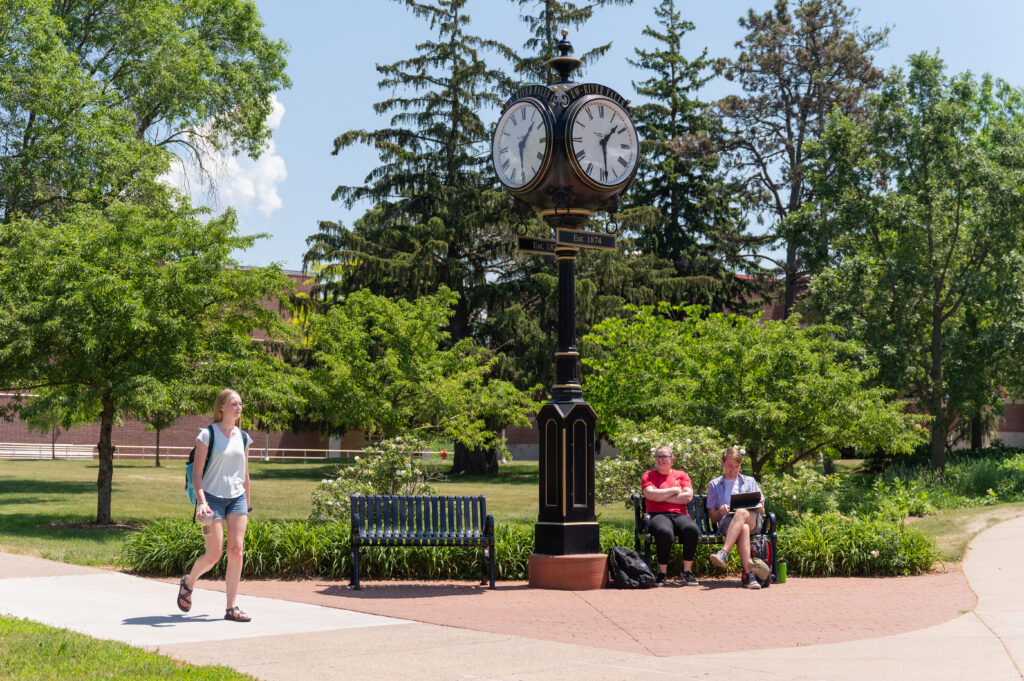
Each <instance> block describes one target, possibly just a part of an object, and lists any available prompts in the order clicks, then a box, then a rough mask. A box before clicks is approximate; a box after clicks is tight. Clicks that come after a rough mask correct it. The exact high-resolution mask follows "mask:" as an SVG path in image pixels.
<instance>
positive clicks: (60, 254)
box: [0, 203, 294, 524]
mask: <svg viewBox="0 0 1024 681" xmlns="http://www.w3.org/2000/svg"><path fill="white" fill-rule="evenodd" d="M0 235H2V238H0V386H3V387H4V388H5V389H8V390H19V389H26V388H30V389H31V393H32V394H31V395H30V394H28V391H27V390H26V391H25V392H24V393H20V394H19V396H18V397H17V398H16V399H15V400H14V401H13V402H12V403H11V404H10V407H9V408H10V409H11V410H14V411H17V412H19V413H20V414H21V415H22V417H24V418H28V419H40V418H50V417H51V416H52V415H54V414H56V415H57V416H59V417H60V421H61V426H62V427H64V428H68V427H70V426H71V425H73V424H74V423H75V422H78V421H85V422H91V421H93V420H99V421H100V441H99V443H98V449H99V453H100V475H99V476H98V490H99V495H98V501H97V521H98V522H99V523H101V524H103V523H108V522H110V496H109V495H110V490H111V477H112V468H113V448H112V443H111V429H112V427H113V423H114V421H115V420H117V419H119V418H121V417H123V416H126V415H129V414H148V413H151V412H152V411H153V410H154V409H156V408H160V407H162V406H164V405H165V404H166V402H165V401H164V399H163V397H164V396H165V395H166V394H167V390H172V391H173V390H175V388H174V386H182V385H186V384H188V383H189V382H192V383H193V385H192V386H190V388H189V389H190V390H192V391H194V392H195V393H203V392H205V397H206V400H207V401H206V404H211V403H212V396H213V395H214V394H215V393H216V392H217V390H219V389H220V388H221V387H223V386H224V385H226V384H232V383H236V381H237V379H238V378H239V377H244V378H245V380H246V381H249V382H250V383H255V382H256V381H255V380H254V377H255V376H264V377H265V381H264V384H265V385H269V386H274V387H276V388H278V389H279V390H278V399H279V401H278V402H277V406H276V407H275V409H277V410H284V409H286V408H287V405H292V404H294V391H293V390H289V389H288V388H289V381H291V380H292V379H293V375H292V372H290V371H289V370H288V369H287V368H286V367H285V366H284V365H283V363H282V362H281V361H280V360H279V359H277V358H275V357H274V356H272V355H270V354H269V353H266V352H265V351H264V350H263V349H262V348H257V347H255V346H254V345H253V343H252V335H253V332H254V331H255V330H256V329H262V330H264V331H265V332H266V335H267V336H268V337H270V338H271V339H279V338H281V337H283V334H285V333H286V331H287V329H286V326H285V324H284V322H283V321H282V320H281V318H280V316H279V315H278V314H276V313H275V312H273V311H271V310H268V309H266V308H264V307H263V305H262V304H261V303H262V302H263V301H266V300H268V299H272V298H273V297H275V296H279V295H282V292H283V291H285V290H286V289H287V287H288V286H289V282H288V280H287V279H286V278H285V277H284V276H283V275H282V274H281V271H280V269H279V268H278V267H266V268H246V269H242V268H238V267H237V262H236V261H235V260H234V259H233V252H234V251H236V250H237V249H244V248H246V247H248V246H249V245H251V244H252V242H253V241H254V239H255V237H248V236H241V235H239V234H238V232H237V228H236V221H235V216H234V214H233V213H232V212H230V211H229V212H227V213H225V214H224V215H223V216H220V217H217V218H213V219H210V220H207V221H205V222H204V221H202V220H201V219H200V215H199V214H198V213H197V212H196V211H193V210H192V209H191V208H188V207H187V206H179V207H175V206H172V205H170V204H169V203H162V204H151V205H149V206H145V207H143V206H137V205H131V204H114V205H111V206H109V207H108V208H106V209H104V210H99V209H96V208H93V207H89V206H80V207H78V208H77V209H74V210H72V211H68V212H67V213H66V214H65V220H64V221H63V222H62V223H61V225H60V227H59V228H53V227H51V226H50V225H48V224H45V223H43V222H42V221H39V220H29V219H19V220H16V221H13V222H10V223H8V224H2V225H0ZM237 382H238V383H242V382H243V381H237ZM236 387H238V389H239V390H242V391H243V393H244V389H243V388H244V386H242V385H237V386H236ZM204 406H205V405H204Z"/></svg>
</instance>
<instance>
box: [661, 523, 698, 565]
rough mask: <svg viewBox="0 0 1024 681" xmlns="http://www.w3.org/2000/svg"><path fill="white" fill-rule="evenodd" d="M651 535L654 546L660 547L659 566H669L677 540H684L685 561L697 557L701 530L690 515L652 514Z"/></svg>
mask: <svg viewBox="0 0 1024 681" xmlns="http://www.w3.org/2000/svg"><path fill="white" fill-rule="evenodd" d="M651 534H653V535H654V545H655V546H657V547H658V564H659V565H666V564H668V561H669V558H671V557H672V543H673V542H674V541H675V538H676V537H677V536H678V537H682V539H683V560H693V559H694V557H695V556H696V555H697V540H699V539H700V530H699V529H697V523H695V522H693V519H692V518H690V516H688V515H683V514H681V513H652V514H651Z"/></svg>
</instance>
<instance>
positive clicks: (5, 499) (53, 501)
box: [0, 460, 1024, 566]
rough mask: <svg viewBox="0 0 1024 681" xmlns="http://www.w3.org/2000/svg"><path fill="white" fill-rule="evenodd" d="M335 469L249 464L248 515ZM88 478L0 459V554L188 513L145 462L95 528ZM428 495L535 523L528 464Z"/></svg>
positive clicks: (175, 474)
mask: <svg viewBox="0 0 1024 681" xmlns="http://www.w3.org/2000/svg"><path fill="white" fill-rule="evenodd" d="M857 463H859V462H857ZM851 465H855V464H851ZM337 466H338V463H337V462H330V463H322V462H318V463H301V462H268V463H264V462H256V461H254V462H252V464H251V469H250V475H251V477H252V494H253V506H254V509H255V510H254V515H255V516H256V517H258V518H260V519H269V520H302V519H305V518H306V517H307V516H308V515H309V511H310V492H311V491H312V489H313V487H314V486H315V485H316V484H317V483H318V482H319V481H320V480H322V479H323V478H326V477H330V476H332V475H333V473H334V471H335V470H336V468H337ZM445 466H447V464H445ZM96 474H97V463H96V462H95V461H61V460H58V461H50V460H41V461H25V460H0V551H7V552H11V553H23V554H28V555H36V556H41V557H44V558H50V559H52V560H59V561H63V562H67V563H75V564H79V565H101V566H105V565H113V564H114V563H115V561H116V557H117V554H118V551H119V549H120V545H121V542H122V540H123V537H124V536H125V534H126V533H127V532H130V531H131V529H132V528H133V527H138V526H141V525H143V524H145V523H147V522H149V521H151V520H157V519H164V518H176V517H177V518H182V517H189V516H190V515H191V513H192V507H191V506H190V505H189V504H188V501H187V499H186V498H185V490H184V462H182V461H172V462H169V463H167V462H165V463H164V465H163V466H161V467H160V468H156V467H154V466H153V464H152V462H142V461H131V460H125V461H118V462H116V463H115V467H114V491H113V496H112V506H111V513H112V516H113V519H114V521H115V522H116V523H117V526H116V527H114V528H111V529H96V528H95V526H94V525H93V524H92V523H93V521H94V520H95V518H96ZM437 488H438V490H439V492H440V493H441V494H451V495H457V494H466V495H474V494H484V495H486V496H487V508H488V511H489V512H490V513H491V514H492V515H494V517H495V519H496V520H497V521H498V522H502V521H524V522H533V521H535V520H536V518H537V500H538V491H537V463H536V462H535V461H516V462H512V463H509V464H504V465H502V466H501V470H500V474H499V476H498V477H497V478H481V477H473V476H451V477H450V478H449V479H448V480H447V481H445V482H440V483H437ZM1022 510H1024V504H1001V505H998V506H986V507H982V508H972V509H954V510H948V511H943V512H940V513H938V514H936V515H934V516H930V517H928V518H923V519H916V520H913V521H911V522H913V524H914V526H915V527H918V528H920V529H921V530H922V531H924V532H926V533H927V534H929V535H931V536H932V537H934V538H935V540H936V544H937V545H938V547H939V551H940V553H941V555H942V557H943V559H944V560H950V561H959V560H961V559H962V558H963V554H964V551H965V550H966V548H967V546H968V544H969V543H970V540H971V539H972V538H973V537H974V536H975V535H977V534H978V532H981V531H982V530H984V529H985V528H987V527H989V526H990V525H992V524H994V523H996V522H998V521H1000V520H1004V519H1006V518H1010V517H1013V516H1015V515H1019V514H1020V512H1021V511H1022ZM597 513H598V518H599V520H600V521H601V522H602V523H607V524H611V525H614V526H618V527H625V528H630V527H632V523H633V519H632V510H631V509H629V508H627V507H626V506H625V505H609V506H599V507H598V508H597Z"/></svg>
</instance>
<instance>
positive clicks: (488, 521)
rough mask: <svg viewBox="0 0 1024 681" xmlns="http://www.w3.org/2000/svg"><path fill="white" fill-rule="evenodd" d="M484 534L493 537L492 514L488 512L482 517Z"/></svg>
mask: <svg viewBox="0 0 1024 681" xmlns="http://www.w3.org/2000/svg"><path fill="white" fill-rule="evenodd" d="M484 536H485V537H493V536H494V516H493V515H491V514H490V513H488V514H487V517H486V518H485V519H484Z"/></svg>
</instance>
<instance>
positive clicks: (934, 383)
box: [928, 284, 949, 477]
mask: <svg viewBox="0 0 1024 681" xmlns="http://www.w3.org/2000/svg"><path fill="white" fill-rule="evenodd" d="M937 286H938V284H936V287H937ZM935 293H936V295H935V300H940V296H939V294H940V291H936V292H935ZM929 379H930V382H931V392H932V394H931V404H930V405H928V406H929V410H930V411H931V416H932V418H933V419H934V420H933V421H932V427H931V447H930V450H931V459H932V470H933V471H936V472H938V473H939V475H941V476H942V477H945V475H946V434H947V432H948V430H949V424H948V423H947V422H946V410H945V405H944V404H943V400H942V395H943V393H944V392H945V386H944V385H943V384H942V308H941V307H940V306H939V304H938V303H934V304H933V305H932V367H931V376H930V377H929Z"/></svg>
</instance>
